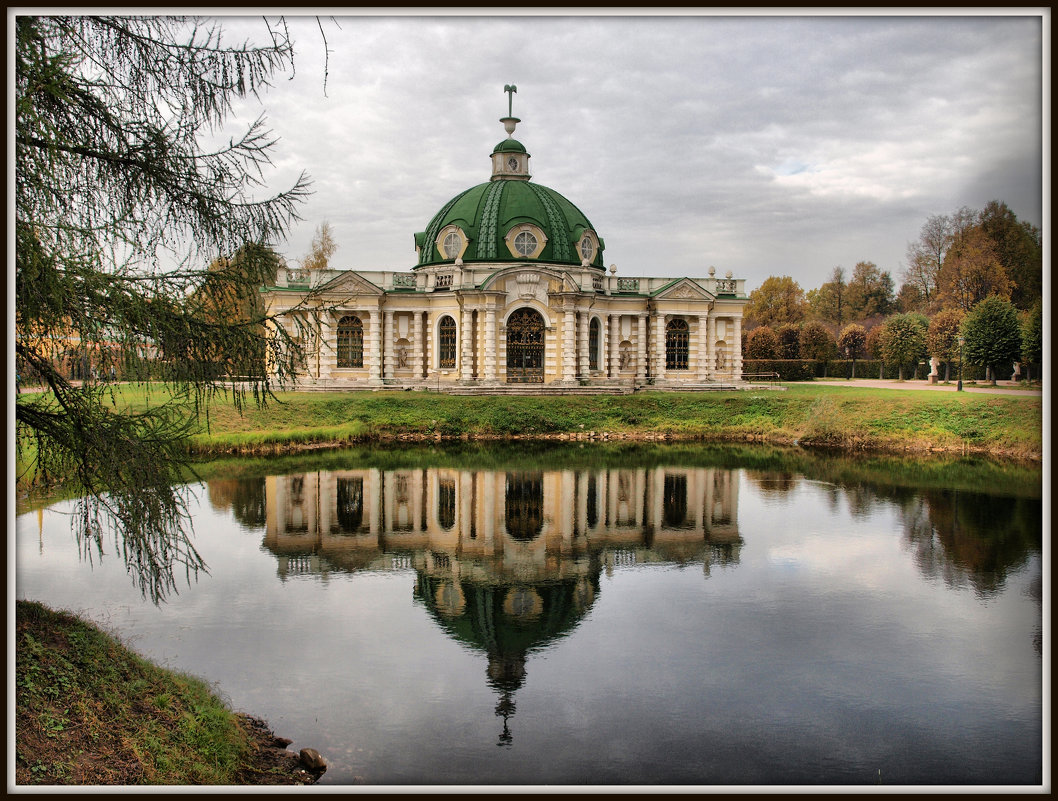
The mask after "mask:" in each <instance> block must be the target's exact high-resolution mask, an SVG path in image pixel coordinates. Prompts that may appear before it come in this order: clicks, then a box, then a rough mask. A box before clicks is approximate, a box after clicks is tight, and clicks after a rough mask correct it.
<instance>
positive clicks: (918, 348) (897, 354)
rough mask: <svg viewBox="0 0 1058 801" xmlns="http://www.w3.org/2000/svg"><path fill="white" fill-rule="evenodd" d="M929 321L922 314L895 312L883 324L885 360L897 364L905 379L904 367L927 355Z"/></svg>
mask: <svg viewBox="0 0 1058 801" xmlns="http://www.w3.org/2000/svg"><path fill="white" fill-rule="evenodd" d="M928 325H929V323H928V321H927V320H926V318H925V317H924V316H923V315H921V314H915V313H914V312H912V313H909V314H894V315H893V316H892V317H890V318H889V319H888V320H886V321H885V323H884V324H883V326H882V335H881V337H882V338H881V349H882V354H883V356H884V357H885V361H886V362H888V363H889V364H895V365H897V368H898V376H897V377H898V378H899V379H900V380H901V381H903V380H904V367H906V366H908V365H910V364H915V363H917V362H918V360H919V359H922V358H923V357H925V355H926V331H927V329H928Z"/></svg>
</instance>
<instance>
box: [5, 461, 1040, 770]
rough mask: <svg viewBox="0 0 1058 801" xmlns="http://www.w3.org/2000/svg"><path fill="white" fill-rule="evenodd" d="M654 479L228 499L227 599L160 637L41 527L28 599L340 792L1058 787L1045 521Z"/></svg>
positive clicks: (631, 469) (21, 567)
mask: <svg viewBox="0 0 1058 801" xmlns="http://www.w3.org/2000/svg"><path fill="white" fill-rule="evenodd" d="M657 461H658V460H657V459H654V460H653V462H652V463H651V464H650V465H649V466H645V467H636V466H635V460H616V461H615V462H614V463H605V464H602V463H600V464H592V465H590V466H588V467H584V466H582V465H581V466H577V467H576V468H571V469H561V467H557V468H555V469H551V468H548V469H541V470H525V469H518V468H519V467H520V466H518V465H512V469H509V470H499V469H495V468H493V469H490V470H480V471H473V470H466V469H462V468H461V467H460V468H458V469H457V468H453V467H437V468H425V469H424V468H421V467H416V468H413V469H389V468H386V469H382V468H373V467H361V466H359V465H358V463H357V462H356V461H355V460H354V461H352V462H351V463H350V464H349V465H345V466H337V467H336V466H335V465H334V464H333V463H328V464H327V465H326V469H319V470H305V469H304V468H303V467H302V468H299V470H298V471H297V472H295V473H290V474H287V475H282V476H258V477H250V478H239V479H224V480H215V481H211V482H210V483H209V484H208V486H202V487H200V488H199V490H198V493H197V494H198V496H199V503H198V504H197V505H196V510H195V515H196V517H195V543H196V546H197V547H199V549H200V550H201V552H202V553H203V556H204V557H205V559H206V561H207V563H208V565H209V568H210V575H209V576H203V577H200V578H199V580H198V581H197V582H194V583H192V584H191V585H190V586H188V587H185V588H184V589H182V590H181V592H180V594H179V596H177V597H175V598H172V599H171V600H170V601H169V602H167V603H165V604H162V605H161V606H157V607H155V606H153V605H151V604H149V603H147V602H144V601H143V600H142V598H141V597H140V596H139V594H138V593H137V591H136V590H135V589H134V588H133V587H132V586H131V583H130V581H129V578H128V576H127V575H125V573H124V569H123V566H122V565H121V564H119V562H120V560H119V559H116V558H114V556H113V555H112V554H107V555H106V556H105V557H104V559H103V561H102V564H96V565H95V566H94V567H89V566H88V565H86V564H84V563H82V562H81V561H80V560H79V558H78V551H77V545H76V543H75V542H73V540H72V536H71V534H70V527H69V520H68V518H67V517H66V516H64V514H63V510H68V509H69V508H70V504H68V503H60V504H57V505H56V506H54V507H52V508H51V509H48V510H46V511H44V512H43V513H41V514H39V515H38V514H37V513H30V514H27V515H22V516H21V517H19V518H18V521H17V532H18V537H17V559H18V561H17V595H18V597H19V598H30V599H34V600H42V601H44V602H45V603H48V604H49V605H51V606H54V607H60V608H69V609H72V610H74V611H78V612H83V613H85V614H86V615H87V616H89V617H91V618H93V619H96V620H99V621H101V622H102V623H104V624H105V625H106V626H107V627H109V628H111V629H112V630H116V631H118V632H119V633H121V635H122V636H123V637H125V638H126V640H127V641H128V642H129V643H130V644H131V645H132V646H133V647H134V648H136V649H137V650H139V651H140V652H141V653H144V654H146V655H148V656H149V657H151V658H152V659H154V660H155V661H157V662H159V663H161V664H163V665H166V666H168V667H172V668H176V669H180V670H184V671H187V672H191V673H194V674H196V675H200V676H203V677H205V678H206V679H208V680H209V681H211V682H215V683H216V684H217V686H218V688H219V689H220V690H221V692H222V693H223V694H225V695H226V696H227V697H228V698H229V699H230V700H231V703H232V706H233V707H234V708H236V709H240V710H245V711H248V712H251V713H253V714H256V715H259V716H262V717H264V718H266V719H267V720H268V721H269V722H270V724H271V725H272V726H273V728H274V729H275V730H276V732H277V733H279V734H281V735H283V736H286V737H291V738H293V739H294V740H295V742H294V744H293V746H292V747H293V748H300V747H305V746H312V747H315V748H317V749H319V750H320V751H321V752H323V753H324V754H325V756H326V757H327V758H328V760H329V761H330V763H331V768H330V769H329V771H328V772H327V774H326V775H325V777H324V781H325V782H327V783H337V784H349V783H354V782H360V781H363V782H366V783H380V784H392V783H401V784H418V783H425V784H542V783H548V784H585V783H587V784H610V783H618V784H712V785H716V784H853V785H855V784H873V783H874V782H876V781H878V780H879V779H880V780H881V781H882V782H884V783H886V784H963V783H966V784H990V785H994V784H1012V783H1037V782H1039V781H1040V780H1041V775H1042V774H1041V771H1042V768H1041V747H1042V741H1041V726H1042V722H1041V704H1042V700H1041V695H1042V691H1041V681H1042V678H1041V595H1042V594H1041V577H1040V571H1041V568H1040V526H1041V502H1040V497H1039V494H1038V493H1036V492H1033V491H1031V488H1030V490H1029V491H1027V492H1025V493H1023V494H1022V495H1021V496H1019V497H1015V496H1011V495H1009V494H1007V495H988V494H985V493H982V492H978V491H973V492H970V491H967V490H965V489H960V490H956V489H953V488H927V489H911V488H909V487H907V486H902V485H900V483H899V482H896V483H895V484H894V483H893V482H891V481H881V482H879V483H877V484H872V483H871V482H870V481H866V480H862V479H857V480H847V481H832V480H826V478H823V479H820V478H806V477H805V476H804V475H802V474H800V473H797V472H791V471H790V470H786V469H782V465H779V466H778V467H779V469H775V470H761V469H756V468H754V469H749V468H746V467H734V468H732V467H728V466H725V465H724V464H723V460H722V459H721V460H719V461H718V462H717V464H715V465H713V464H707V465H706V466H702V461H701V460H698V461H697V462H693V460H692V463H691V464H681V463H680V460H679V459H676V460H674V461H673V463H672V464H666V465H662V466H659V465H658V464H656V462H657ZM705 461H706V462H708V461H709V460H705ZM879 771H880V772H881V773H880V774H879Z"/></svg>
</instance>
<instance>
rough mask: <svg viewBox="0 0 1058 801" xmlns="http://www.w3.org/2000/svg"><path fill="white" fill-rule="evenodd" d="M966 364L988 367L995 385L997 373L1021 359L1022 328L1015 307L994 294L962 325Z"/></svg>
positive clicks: (975, 309)
mask: <svg viewBox="0 0 1058 801" xmlns="http://www.w3.org/2000/svg"><path fill="white" fill-rule="evenodd" d="M962 335H963V337H964V338H965V340H966V343H965V345H964V347H963V353H964V356H965V358H966V361H968V362H970V363H972V364H980V365H983V366H985V367H987V368H988V373H989V376H990V377H991V381H992V384H993V385H994V384H995V383H996V371H997V369H998V368H999V367H1000V366H1001V365H1003V366H1008V365H1010V364H1011V363H1012V362H1016V361H1018V360H1019V359H1020V358H1021V350H1022V339H1021V325H1020V322H1019V320H1018V313H1017V310H1016V309H1015V308H1014V305H1013V304H1012V303H1011V302H1010V301H1009V300H1006V299H1004V298H1000V297H997V296H995V295H992V296H991V297H988V298H985V299H984V300H982V301H981V302H980V303H978V304H977V305H976V306H974V307H973V309H971V311H970V313H969V314H967V315H966V319H965V320H963V322H962Z"/></svg>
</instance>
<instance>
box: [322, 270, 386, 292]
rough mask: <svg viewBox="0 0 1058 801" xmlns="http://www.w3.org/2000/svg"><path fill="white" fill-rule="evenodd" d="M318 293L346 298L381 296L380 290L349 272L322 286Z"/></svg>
mask: <svg viewBox="0 0 1058 801" xmlns="http://www.w3.org/2000/svg"><path fill="white" fill-rule="evenodd" d="M320 291H322V292H326V293H327V294H328V295H346V296H351V295H381V294H383V293H382V290H381V289H379V288H378V287H377V286H375V285H374V284H372V283H371V282H370V281H368V280H367V279H366V278H361V277H360V276H359V275H357V274H356V273H355V272H353V271H351V270H350V271H348V272H345V273H343V274H342V275H339V276H337V277H336V278H332V279H331V280H330V281H328V282H327V283H326V284H323V285H322V286H321V287H320Z"/></svg>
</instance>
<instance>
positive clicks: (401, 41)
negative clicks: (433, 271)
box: [223, 11, 1049, 291]
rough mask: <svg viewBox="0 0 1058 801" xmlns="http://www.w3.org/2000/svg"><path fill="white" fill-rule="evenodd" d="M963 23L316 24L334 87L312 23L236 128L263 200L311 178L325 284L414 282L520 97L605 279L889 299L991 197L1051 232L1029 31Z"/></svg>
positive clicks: (549, 179)
mask: <svg viewBox="0 0 1058 801" xmlns="http://www.w3.org/2000/svg"><path fill="white" fill-rule="evenodd" d="M475 13H477V12H475ZM972 13H975V14H978V15H977V16H963V17H958V16H931V17H926V16H870V17H868V16H829V17H827V16H811V17H809V16H802V17H791V16H784V17H770V16H756V17H752V16H751V17H746V16H737V17H736V16H679V17H673V16H635V17H631V16H608V17H600V16H561V17H555V16H535V17H534V16H528V17H523V16H519V17H511V16H507V17H502V16H448V17H438V16H433V17H419V16H397V17H394V16H386V17H380V16H357V17H337V18H334V19H331V18H322V19H321V22H322V25H323V30H324V32H325V34H326V39H327V44H328V46H329V49H330V51H331V53H330V63H329V76H328V78H327V83H326V91H325V89H324V81H323V67H324V46H323V39H322V37H321V34H320V30H319V27H318V23H317V20H316V19H315V18H312V17H307V18H298V17H288V21H289V23H290V29H291V32H292V35H293V38H294V39H295V46H296V50H297V60H296V68H297V73H296V76H295V77H294V78H293V79H292V80H289V79H288V77H287V76H281V77H278V78H277V79H276V81H275V85H274V87H273V88H272V89H270V90H269V91H268V92H267V93H266V94H265V95H264V96H263V97H262V102H261V103H260V104H257V103H253V102H247V103H241V102H240V103H239V104H238V105H237V106H236V113H235V117H234V119H237V120H239V121H250V120H252V119H253V118H254V117H256V115H257V114H258V113H261V112H262V111H263V112H264V113H265V114H266V115H267V123H268V126H269V127H270V128H271V129H272V130H273V131H274V133H275V134H276V135H278V136H279V138H280V141H279V144H278V146H277V149H276V160H275V163H276V169H275V170H274V171H273V172H272V173H270V174H269V176H268V177H269V179H270V183H271V185H272V186H274V187H277V188H278V187H280V186H284V185H288V184H290V183H292V182H293V181H294V179H295V178H296V176H297V174H298V173H299V172H300V171H301V170H302V169H304V170H305V171H306V172H308V173H309V175H310V176H311V178H312V179H313V189H314V191H315V194H314V195H313V196H312V197H311V198H310V199H309V200H308V201H307V202H306V203H305V204H304V205H303V206H302V209H301V215H302V216H303V217H304V221H303V222H301V223H298V224H297V225H296V226H295V227H294V229H293V231H292V233H291V236H290V238H289V240H288V241H287V242H286V243H284V244H283V245H281V246H280V250H281V252H283V254H284V255H285V256H287V258H288V259H291V260H293V259H296V258H299V257H301V256H303V255H305V253H307V251H308V248H309V244H310V242H311V239H312V235H313V232H314V230H315V228H316V226H317V225H319V223H321V222H323V221H325V220H326V221H329V222H330V223H331V225H332V227H333V230H334V233H335V238H336V241H337V243H338V246H339V247H338V251H337V253H336V254H335V256H334V257H333V258H332V262H331V263H332V266H335V267H341V268H354V269H407V268H410V267H411V266H412V265H413V264H414V263H415V250H414V244H413V239H412V236H413V234H414V233H415V232H417V231H423V230H425V228H426V225H427V223H428V222H429V221H430V219H431V217H432V216H433V215H434V214H435V213H436V212H437V211H438V210H439V209H440V208H441V206H442V205H443V204H444V203H445V202H446V201H447V200H449V199H450V198H452V197H454V196H455V195H456V194H458V193H460V192H462V191H463V190H464V189H467V188H469V187H471V186H473V185H476V184H478V183H481V182H484V181H487V180H488V178H489V175H490V169H491V168H490V160H489V154H490V153H491V152H492V149H493V147H494V146H495V145H496V144H497V143H498V142H500V141H501V140H502V139H503V138H504V137H505V136H506V134H505V133H504V131H503V126H502V125H501V124H500V123H499V122H498V120H499V118H500V117H504V116H506V114H507V95H506V94H504V91H503V87H504V85H505V84H510V83H513V84H515V85H516V86H517V87H518V91H517V93H516V94H515V95H514V116H515V117H519V118H521V120H522V122H521V123H520V124H519V126H518V129H517V132H516V133H515V138H517V139H518V140H519V141H521V142H522V143H523V144H524V145H525V146H526V148H527V150H528V151H529V153H530V154H531V156H532V159H531V161H530V167H531V172H532V175H533V180H535V181H537V182H538V183H541V184H543V185H545V186H548V187H551V188H552V189H555V190H557V191H558V192H560V193H561V194H563V195H565V196H566V197H567V198H569V200H570V201H572V202H573V203H574V204H576V205H577V206H578V207H579V208H580V209H581V210H582V211H583V212H584V213H585V214H586V215H587V217H588V219H589V220H591V222H592V224H593V225H594V227H595V228H596V230H597V231H598V233H599V234H600V235H601V236H602V237H603V238H604V240H605V243H606V251H605V253H604V260H605V262H606V264H608V265H609V264H616V265H617V267H618V271H619V274H621V275H666V276H683V275H690V276H696V275H705V274H706V271H707V270H708V268H709V266H710V265H715V266H716V268H717V270H718V272H719V273H720V274H721V275H722V274H724V273H725V272H726V271H728V270H731V271H733V272H734V274H735V275H736V277H742V278H745V279H746V281H747V291H749V290H752V289H754V288H756V287H757V286H759V285H760V283H761V281H762V280H763V279H764V278H766V277H767V276H769V275H791V276H793V277H794V278H795V279H796V280H797V281H798V282H799V283H800V285H801V286H802V287H803V288H804V289H806V290H807V289H810V288H813V287H816V286H818V285H819V284H821V283H822V282H823V281H825V280H827V277H828V276H829V274H830V272H831V270H832V269H833V268H834V267H835V266H838V265H840V266H843V267H845V268H846V270H847V272H849V273H851V270H852V267H853V265H855V263H856V262H858V261H863V260H868V261H873V262H875V263H876V264H878V265H879V267H881V268H882V269H884V270H889V271H891V272H892V274H893V277H894V280H895V282H896V285H897V287H899V285H900V283H901V278H900V276H901V273H902V271H903V268H904V254H905V251H906V247H907V243H908V242H909V241H911V240H913V239H915V238H916V237H917V236H918V233H919V230H920V229H921V227H922V224H923V223H924V222H925V220H926V218H927V217H928V216H929V215H931V214H948V213H951V212H952V211H954V210H956V209H957V208H959V207H961V206H970V207H972V208H975V209H979V208H981V207H983V206H984V205H985V204H986V203H987V202H988V201H989V200H993V199H996V200H1003V201H1006V203H1007V204H1008V205H1009V206H1010V207H1011V208H1012V209H1013V210H1014V212H1015V213H1016V214H1017V215H1018V218H1019V219H1022V220H1028V221H1030V222H1032V223H1033V224H1035V225H1041V223H1042V213H1043V209H1042V194H1043V184H1042V175H1043V169H1044V167H1043V141H1044V140H1043V135H1042V125H1043V111H1044V109H1043V96H1044V85H1043V17H1042V12H1036V13H1035V15H1033V16H1006V17H1000V16H995V15H994V14H993V15H984V16H982V15H980V13H981V12H977V11H974V12H972ZM1047 13H1048V14H1049V12H1047ZM1048 23H1049V19H1048ZM223 25H224V28H225V31H227V32H228V34H229V36H226V39H225V41H229V40H230V41H237V40H241V39H243V38H246V37H247V36H248V37H250V38H251V39H253V40H255V41H262V36H263V33H264V26H263V23H262V22H261V20H260V19H249V18H241V19H237V18H225V19H224V20H223ZM1046 88H1047V90H1048V91H1049V86H1048V87H1046ZM1047 111H1048V114H1049V101H1048V109H1047ZM1048 145H1049V139H1048ZM1048 158H1049V157H1048ZM1048 190H1049V186H1048Z"/></svg>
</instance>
